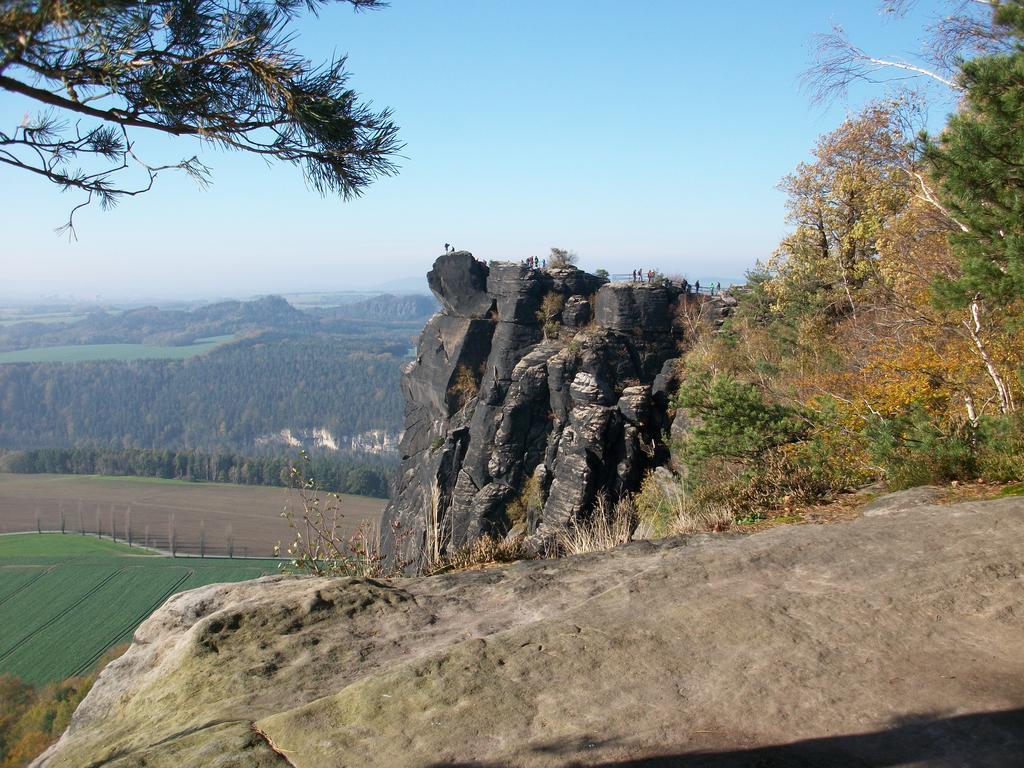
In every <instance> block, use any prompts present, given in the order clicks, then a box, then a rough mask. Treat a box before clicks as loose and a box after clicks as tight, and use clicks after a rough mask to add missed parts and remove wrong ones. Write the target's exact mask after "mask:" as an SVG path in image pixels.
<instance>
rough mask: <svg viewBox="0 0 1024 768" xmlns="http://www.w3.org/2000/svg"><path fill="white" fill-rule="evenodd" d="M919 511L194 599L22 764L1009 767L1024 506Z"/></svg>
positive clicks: (1019, 736)
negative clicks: (53, 742)
mask: <svg viewBox="0 0 1024 768" xmlns="http://www.w3.org/2000/svg"><path fill="white" fill-rule="evenodd" d="M926 498H927V497H925V500H926ZM921 501H922V499H921V498H914V497H912V495H911V496H908V495H907V494H901V495H899V496H896V497H893V498H890V499H888V500H886V501H885V503H881V504H875V505H873V507H871V508H870V509H868V510H867V511H865V513H864V516H863V517H862V518H860V519H858V520H855V521H853V522H849V523H839V524H835V525H802V526H786V527H780V528H775V529H772V530H770V531H766V532H764V533H759V534H756V535H752V536H746V537H737V536H733V535H715V536H694V537H690V538H687V539H671V540H662V541H658V542H638V543H635V544H629V545H626V546H624V547H620V548H618V549H615V550H612V551H610V552H604V553H598V554H593V555H587V556H584V557H576V558H566V559H562V560H537V561H527V562H520V563H516V564H515V565H512V566H510V567H506V568H501V569H491V570H484V571H476V572H469V573H459V574H450V575H446V576H435V577H432V578H420V579H402V580H397V581H389V582H384V581H374V580H358V579H323V578H311V577H310V578H299V577H281V576H276V577H268V578H265V579H261V580H259V581H253V582H246V583H242V584H221V585H214V586H209V587H204V588H201V589H197V590H193V591H191V592H186V593H184V594H180V595H176V596H174V597H172V598H170V599H169V600H168V601H167V603H166V604H165V605H164V606H163V607H162V608H160V609H159V610H158V611H157V612H156V613H154V614H153V616H152V617H150V618H149V619H148V620H147V621H146V622H145V623H144V624H143V625H142V626H141V627H140V628H139V629H138V631H137V632H136V634H135V642H134V643H133V645H132V647H131V648H130V650H129V651H128V652H127V653H126V654H125V655H124V656H122V657H121V658H120V659H118V660H117V661H115V662H113V663H112V664H111V665H110V666H109V667H108V668H107V669H106V670H104V672H103V673H102V674H101V675H100V678H99V680H98V682H97V683H96V685H95V687H94V688H93V690H92V691H91V692H90V693H89V695H88V697H86V699H85V701H84V702H83V703H82V705H81V706H80V707H79V709H78V711H77V712H76V713H75V716H74V718H73V720H72V723H71V726H70V728H69V729H68V731H67V733H66V734H65V735H64V736H63V738H62V739H61V741H60V742H59V743H58V745H57V746H56V747H55V748H54V749H52V750H50V751H49V752H48V753H47V754H46V755H45V756H44V757H43V758H42V759H41V760H40V761H39V762H38V763H37V764H36V765H37V768H83V766H94V767H99V766H104V767H105V768H143V766H145V767H146V768H183V767H184V766H204V768H205V767H207V766H209V767H211V768H253V767H254V766H255V767H259V766H264V767H265V768H289V767H291V768H341V767H342V766H346V767H350V768H356V767H358V768H374V767H375V766H380V768H405V767H408V768H428V767H433V768H441V767H442V766H444V767H446V768H459V767H462V768H468V766H477V767H478V768H489V767H491V766H493V767H494V768H497V766H531V767H533V766H579V765H588V766H608V767H609V768H610V767H611V766H627V765H628V766H647V767H648V768H655V766H665V768H668V766H684V767H689V768H696V766H707V767H710V768H741V767H742V768H750V767H751V766H764V767H765V768H768V767H769V766H771V767H775V766H778V767H780V768H781V767H782V766H785V767H786V768H800V767H803V768H810V767H811V766H813V767H814V768H822V767H823V766H828V767H829V768H841V767H844V766H848V767H850V768H852V767H854V766H856V767H858V768H864V767H865V766H878V767H880V766H943V767H946V766H948V767H950V768H952V766H992V767H993V768H994V767H996V766H1018V765H1020V764H1021V755H1022V754H1024V608H1022V600H1021V595H1022V591H1024V590H1022V583H1024V554H1022V550H1021V546H1020V543H1021V541H1022V540H1024V500H1022V499H1003V500H999V501H992V502H984V503H968V504H960V505H956V506H949V507H942V506H933V505H928V504H924V505H921V503H920V502H921ZM912 504H917V506H910V505H912Z"/></svg>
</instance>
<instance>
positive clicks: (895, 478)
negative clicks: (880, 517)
mask: <svg viewBox="0 0 1024 768" xmlns="http://www.w3.org/2000/svg"><path fill="white" fill-rule="evenodd" d="M866 434H867V436H868V438H869V449H870V451H871V455H872V457H873V458H874V459H875V460H876V461H877V462H878V464H879V465H880V467H881V468H882V470H883V471H884V476H885V480H886V484H887V485H888V486H889V487H890V488H891V489H893V490H898V489H901V488H912V487H914V486H916V485H928V484H941V483H947V482H950V481H953V480H959V481H964V480H974V479H978V478H982V479H984V480H986V481H989V482H997V483H1009V482H1014V481H1017V480H1022V479H1024V416H1022V415H1021V414H1012V415H1010V416H1006V417H987V418H984V419H981V420H979V423H978V424H977V426H975V425H973V424H971V423H970V422H968V421H959V422H951V423H947V424H946V425H942V424H940V423H939V422H938V421H937V420H936V419H934V418H933V417H931V416H930V415H929V414H928V413H927V412H925V411H924V410H923V409H921V408H912V409H910V410H908V411H906V412H904V413H902V414H899V415H897V416H893V417H890V418H881V417H878V418H876V419H874V420H873V421H872V422H871V424H870V425H869V427H868V429H867V430H866Z"/></svg>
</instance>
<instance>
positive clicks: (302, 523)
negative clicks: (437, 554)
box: [274, 451, 412, 578]
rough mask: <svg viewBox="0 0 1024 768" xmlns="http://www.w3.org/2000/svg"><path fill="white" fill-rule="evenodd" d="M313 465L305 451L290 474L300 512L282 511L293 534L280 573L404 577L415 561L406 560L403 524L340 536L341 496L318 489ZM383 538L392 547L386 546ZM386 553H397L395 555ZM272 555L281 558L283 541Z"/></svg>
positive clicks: (366, 526) (363, 527)
mask: <svg viewBox="0 0 1024 768" xmlns="http://www.w3.org/2000/svg"><path fill="white" fill-rule="evenodd" d="M309 462H310V459H309V455H308V454H307V453H306V452H305V451H302V452H301V453H300V454H299V461H298V462H297V463H295V464H293V465H292V467H291V470H290V479H291V488H292V490H293V491H294V492H296V493H297V494H298V496H299V499H300V501H301V507H302V509H301V512H299V513H298V514H296V512H295V511H294V510H293V509H292V508H291V507H290V506H289V507H286V508H285V510H284V512H282V513H281V517H283V518H284V519H285V520H286V521H287V523H288V527H289V528H291V530H292V540H291V542H289V543H288V544H287V545H286V546H285V549H284V553H285V555H286V556H287V561H286V562H285V563H282V565H281V569H282V570H284V571H290V572H293V573H307V574H311V575H314V576H355V577H359V578H368V577H369V578H376V577H386V576H401V575H403V574H404V573H405V571H406V569H407V568H408V566H409V564H410V563H411V562H412V561H411V560H410V559H409V558H408V557H407V556H406V554H407V550H408V549H409V547H408V541H407V538H408V537H407V536H406V534H405V532H404V531H402V530H401V528H400V524H399V523H398V522H397V521H396V522H395V523H394V524H393V525H392V526H391V527H390V529H388V530H387V531H382V530H381V528H380V526H379V525H375V524H372V523H369V522H366V523H363V524H362V525H360V526H359V530H358V531H357V532H356V534H355V535H354V536H352V537H350V538H348V539H345V538H344V537H342V536H341V533H340V531H341V521H342V519H343V518H344V513H343V512H342V499H341V496H340V495H339V494H337V493H330V492H326V491H324V490H323V489H322V488H321V487H320V485H319V484H318V482H317V480H316V478H314V477H312V475H311V474H310V472H309ZM385 535H387V536H389V537H390V539H391V542H390V543H392V544H393V546H391V547H387V546H385V540H384V536H385ZM388 549H391V550H393V554H392V555H391V556H388ZM274 556H275V557H280V556H281V542H278V543H277V544H276V545H275V546H274Z"/></svg>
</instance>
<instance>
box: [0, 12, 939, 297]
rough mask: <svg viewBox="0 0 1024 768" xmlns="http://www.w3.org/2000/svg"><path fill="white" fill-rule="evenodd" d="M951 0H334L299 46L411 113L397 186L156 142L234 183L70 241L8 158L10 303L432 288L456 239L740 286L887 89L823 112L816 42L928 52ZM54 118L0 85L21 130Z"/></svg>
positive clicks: (50, 193)
mask: <svg viewBox="0 0 1024 768" xmlns="http://www.w3.org/2000/svg"><path fill="white" fill-rule="evenodd" d="M929 5H930V4H929V3H922V4H919V7H917V8H915V9H914V12H913V13H911V14H910V15H909V16H908V17H907V18H906V19H903V20H896V21H893V20H891V19H890V18H888V17H884V16H883V15H881V14H879V13H878V11H877V8H876V7H874V4H871V3H865V4H859V5H858V6H857V7H855V8H854V7H850V5H849V4H844V3H836V4H834V5H833V6H832V7H831V8H829V7H822V4H821V3H818V2H812V1H811V0H801V1H800V2H794V3H792V4H790V5H787V6H785V7H778V6H771V7H769V6H765V5H764V4H760V3H739V4H733V5H730V6H722V7H697V8H688V7H684V6H683V4H680V3H675V2H669V1H668V0H663V1H660V2H652V3H651V4H648V5H645V6H644V7H643V9H642V11H639V12H630V11H629V10H623V9H622V7H621V4H617V3H612V2H604V1H601V2H585V3H584V2H582V1H579V2H566V3H559V4H557V5H554V4H548V3H542V2H533V1H530V0H527V1H526V2H523V3H517V4H515V5H514V6H506V5H499V4H482V3H467V2H464V1H463V0H447V1H441V0H439V2H437V3H431V4H429V5H427V4H417V3H411V2H408V0H398V1H397V2H393V3H392V4H391V5H390V7H388V8H385V9H383V10H380V11H375V12H370V13H361V14H353V13H352V12H351V11H350V10H349V9H348V8H347V7H344V6H342V5H338V6H328V7H326V8H324V9H323V12H322V13H321V14H320V16H319V18H314V17H306V18H304V19H302V20H301V21H300V22H299V23H298V25H297V31H298V42H297V47H298V48H299V49H300V50H301V51H302V52H303V53H304V54H305V55H307V56H309V57H310V58H311V59H313V60H315V61H322V60H325V59H327V58H329V57H330V56H331V55H332V53H337V54H348V60H349V69H350V70H351V72H352V79H351V84H352V86H353V87H354V88H355V89H356V90H357V91H358V92H360V93H361V94H363V95H364V96H365V97H366V98H369V99H372V100H373V102H374V104H375V105H376V106H380V107H382V106H389V107H391V108H393V110H394V113H395V119H396V121H397V123H398V124H399V126H400V128H401V133H400V137H401V139H402V141H404V142H405V144H406V147H405V149H404V150H403V152H402V158H400V160H399V164H400V166H401V170H400V173H399V174H398V176H396V177H394V178H387V179H382V180H379V181H378V182H376V183H375V184H373V185H371V186H370V187H369V188H368V189H367V190H366V191H365V194H364V195H363V196H362V197H361V198H358V199H356V200H353V201H351V202H347V203H346V202H342V201H340V200H338V199H335V198H326V199H324V198H321V197H319V196H318V195H317V194H316V193H315V192H313V191H311V190H310V189H308V188H307V187H306V185H305V184H304V182H303V179H302V177H301V173H300V172H299V170H298V169H297V168H295V167H292V166H288V165H282V164H273V165H267V164H265V163H263V162H260V161H259V159H258V158H254V157H251V156H245V155H242V154H241V153H232V152H225V151H222V150H218V149H215V148H211V147H208V146H203V145H200V144H198V143H195V142H191V141H176V140H171V139H166V138H164V137H152V136H144V135H139V136H137V137H136V139H137V141H138V147H137V149H138V151H139V152H140V153H141V154H143V155H145V157H146V158H147V159H148V160H150V161H153V162H161V163H162V162H169V161H174V160H178V159H180V158H182V157H187V156H189V155H191V154H195V153H197V152H198V153H199V154H200V157H201V158H202V160H203V161H204V162H206V163H207V164H208V165H210V166H212V168H213V184H212V186H211V187H210V188H209V189H206V190H199V189H197V188H196V187H195V185H194V184H192V183H191V182H190V181H189V180H187V179H186V178H184V177H183V176H182V175H180V174H173V173H171V174H163V175H161V177H160V178H159V179H158V181H157V184H156V186H155V187H154V189H153V190H152V191H151V192H149V193H147V194H145V195H142V196H139V197H136V198H131V199H126V200H124V201H122V202H121V204H120V205H119V206H118V207H117V208H116V209H115V210H112V211H106V212H104V211H101V210H100V209H99V208H98V207H97V206H93V207H90V208H87V209H84V210H82V211H80V212H79V213H78V214H77V216H76V224H77V229H78V236H79V239H78V241H77V242H68V241H67V239H66V238H62V237H60V236H57V235H56V234H55V233H54V228H55V227H58V226H60V225H61V224H62V223H64V221H66V218H67V215H68V213H69V211H70V210H71V208H72V207H73V206H74V205H75V204H76V203H77V202H79V201H80V200H79V198H78V197H77V196H75V195H74V194H71V193H65V194H62V193H60V192H59V191H58V190H57V188H56V187H55V186H54V185H52V184H50V183H49V182H46V181H43V180H39V179H36V178H34V177H30V176H29V174H26V173H22V172H19V171H17V170H14V169H10V168H6V167H5V168H3V169H0V211H3V213H2V214H0V226H2V227H3V230H4V233H5V243H4V251H3V252H4V257H3V277H4V279H3V284H2V285H0V293H3V294H5V295H10V296H21V297H39V296H46V295H54V294H58V295H67V294H74V295H75V296H76V297H79V298H83V299H86V298H92V297H95V296H96V295H101V296H103V297H104V298H107V297H109V298H115V297H116V298H122V297H137V296H147V297H154V298H161V299H165V300H166V299H175V298H177V299H200V298H210V297H222V296H232V297H241V296H253V295H261V294H270V293H296V292H310V291H329V292H334V291H343V290H359V291H361V290H376V289H377V288H379V287H380V286H383V285H386V284H388V283H389V282H390V281H393V280H395V279H402V280H413V279H419V277H420V276H421V275H424V274H425V273H426V272H427V270H428V269H429V268H430V264H431V263H432V261H433V260H434V258H435V257H436V256H437V255H438V254H440V253H441V252H442V250H443V244H444V243H445V242H450V243H453V244H454V245H455V246H456V247H458V248H461V249H466V250H469V251H472V252H473V253H474V255H476V256H477V257H478V258H480V259H483V260H485V261H490V260H519V259H523V258H525V257H527V256H543V255H545V254H546V253H547V252H548V249H549V248H551V247H553V246H557V247H563V248H568V249H571V250H574V251H576V252H577V253H578V254H579V256H580V266H581V267H582V268H584V269H588V270H590V271H593V270H596V269H600V268H603V269H607V270H609V271H610V272H613V273H614V272H626V273H628V272H629V271H631V270H632V269H635V268H638V267H639V268H642V269H645V270H646V269H657V270H660V271H662V272H665V273H668V274H686V275H688V276H690V277H691V278H694V277H698V276H704V275H706V276H711V277H719V276H722V277H725V276H732V277H736V278H739V277H741V276H742V275H743V274H744V273H745V271H746V270H747V269H749V268H750V267H752V266H753V265H754V264H755V262H756V261H758V260H759V259H764V258H766V257H767V256H768V255H769V254H770V253H771V252H772V250H773V249H774V248H775V246H776V245H777V243H778V241H779V240H780V239H781V237H782V236H783V235H784V234H785V233H786V231H787V229H788V227H787V225H786V223H785V210H784V201H785V200H784V196H783V194H782V193H781V192H779V191H778V190H777V189H776V185H777V184H778V182H779V181H780V180H781V179H782V177H784V176H785V175H786V174H788V173H790V172H792V171H793V170H794V168H795V167H796V165H797V164H798V163H799V162H801V161H802V160H805V159H806V158H807V157H808V155H809V153H810V151H811V150H812V148H813V146H814V143H815V141H816V139H817V137H818V136H819V135H820V134H822V133H823V132H826V131H829V130H832V129H833V128H835V127H837V126H838V125H839V123H840V122H841V121H842V119H843V117H844V116H845V115H846V114H847V113H848V112H850V111H852V110H855V109H856V108H857V107H858V106H859V104H860V103H862V102H863V100H864V99H865V98H866V97H867V96H879V95H881V91H880V90H879V89H878V88H877V87H873V86H870V87H865V88H864V89H862V90H860V91H858V92H855V93H854V94H852V95H851V98H850V100H849V102H848V103H846V104H834V105H832V106H831V107H829V108H827V109H823V108H820V107H812V106H811V105H810V102H809V98H808V96H807V94H806V93H803V92H802V91H801V89H800V87H799V79H800V75H801V73H802V72H803V70H804V69H805V68H806V67H807V65H808V64H809V61H810V56H809V47H810V45H811V39H812V36H813V35H814V33H817V32H823V31H827V30H828V29H829V28H830V26H831V24H832V23H833V22H838V23H842V24H844V26H846V28H847V29H848V31H849V32H850V35H851V37H852V38H853V39H863V40H871V41H872V45H873V46H875V47H877V48H878V50H879V52H882V53H887V54H892V55H906V54H907V53H908V52H909V51H913V50H915V49H916V48H918V39H917V38H918V36H919V34H920V30H921V28H922V24H921V18H922V17H923V16H924V15H926V13H927V12H928V11H929V10H930V9H929V8H928V7H927V6H929ZM737 13H738V14H740V17H741V18H742V20H743V21H742V23H741V24H739V25H737V24H736V23H735V14H737ZM37 111H38V106H37V105H36V104H34V103H33V102H30V101H27V100H25V99H22V98H20V97H18V96H15V95H13V94H11V93H9V92H6V91H5V92H0V121H3V122H4V123H5V124H6V125H8V126H11V125H17V124H18V123H19V122H20V121H21V120H22V119H23V116H24V115H25V114H26V113H34V112H37ZM937 111H938V112H941V111H942V110H937ZM933 118H934V119H940V120H941V119H942V118H943V115H942V114H936V115H934V116H933ZM723 281H724V280H723Z"/></svg>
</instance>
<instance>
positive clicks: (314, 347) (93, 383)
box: [0, 334, 409, 452]
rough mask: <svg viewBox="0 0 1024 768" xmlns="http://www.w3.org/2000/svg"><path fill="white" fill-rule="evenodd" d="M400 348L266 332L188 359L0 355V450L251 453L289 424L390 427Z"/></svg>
mask: <svg viewBox="0 0 1024 768" xmlns="http://www.w3.org/2000/svg"><path fill="white" fill-rule="evenodd" d="M370 346H376V347H377V349H376V351H368V347H370ZM408 346H409V342H408V341H407V340H406V339H405V338H399V339H394V340H390V341H389V340H387V339H382V338H376V339H372V338H371V339H369V340H365V339H359V340H348V341H346V340H344V339H342V338H339V337H336V336H326V335H317V334H314V335H310V336H306V337H302V338H289V337H284V336H273V335H263V336H259V337H257V338H254V339H247V340H244V341H241V342H236V343H234V344H229V345H227V346H225V347H221V348H219V349H217V350H215V351H214V352H212V353H210V354H207V355H203V356H199V357H194V358H191V359H188V360H145V361H131V362H92V363H76V364H73V365H69V364H63V363H21V364H8V365H0V448H8V449H26V448H48V447H64V446H118V447H132V448H168V447H173V448H191V449H200V450H208V451H213V450H235V451H243V452H248V451H252V450H253V449H254V447H255V446H256V438H258V437H260V436H261V435H267V434H270V433H276V432H279V431H281V430H288V429H290V430H306V429H308V430H313V429H324V430H327V431H329V432H330V433H331V434H332V435H333V436H335V438H340V437H341V436H355V435H359V434H360V433H363V432H367V431H369V430H385V431H387V432H391V433H397V432H398V431H399V430H400V429H401V410H402V404H401V394H400V392H399V385H398V376H399V367H400V365H401V362H402V360H403V359H404V356H405V353H406V351H407V349H408Z"/></svg>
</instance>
